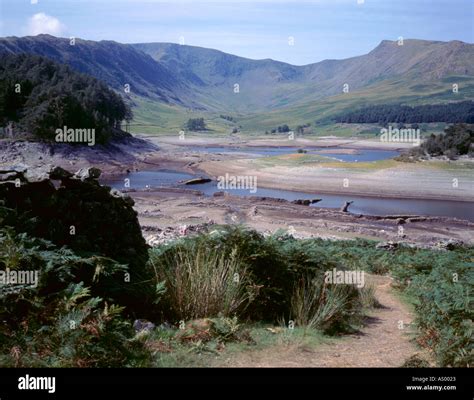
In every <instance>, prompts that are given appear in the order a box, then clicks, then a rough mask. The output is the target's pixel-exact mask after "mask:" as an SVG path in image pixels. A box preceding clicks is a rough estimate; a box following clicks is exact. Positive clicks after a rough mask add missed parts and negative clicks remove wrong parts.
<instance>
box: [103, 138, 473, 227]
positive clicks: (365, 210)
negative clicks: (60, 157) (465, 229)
mask: <svg viewBox="0 0 474 400" xmlns="http://www.w3.org/2000/svg"><path fill="white" fill-rule="evenodd" d="M340 150H341V149H340V148H333V149H327V148H325V149H314V148H313V149H307V151H308V153H316V154H317V152H318V151H322V152H323V154H322V155H324V156H327V157H331V156H334V158H338V159H341V160H342V159H343V158H344V160H343V161H346V162H367V161H376V160H381V159H388V158H392V157H394V156H396V155H397V154H398V152H396V151H387V150H357V151H356V153H357V154H346V153H344V154H343V153H341V152H340ZM193 151H199V152H207V153H225V152H236V153H245V154H252V155H257V156H263V157H269V156H276V155H283V154H294V153H295V152H296V151H297V149H295V148H288V147H278V148H257V147H253V148H249V147H247V148H236V147H234V148H229V147H198V148H196V147H195V148H193ZM329 151H331V153H329ZM196 177H197V175H193V174H189V173H183V172H179V171H174V170H154V171H138V172H131V173H129V174H127V175H125V176H120V177H116V178H113V179H109V180H107V181H104V183H106V184H108V185H110V186H112V187H114V188H116V189H118V190H124V189H128V188H130V189H138V190H140V189H146V188H183V189H184V188H188V189H195V190H199V191H201V192H203V193H204V194H205V195H207V196H212V195H213V194H214V193H216V192H219V191H221V189H219V188H218V187H217V182H216V181H212V182H206V183H202V184H194V185H185V184H184V183H183V182H184V181H187V180H189V179H193V178H196ZM125 182H127V184H129V186H127V187H125ZM228 192H230V193H231V194H233V195H237V196H259V197H272V198H280V199H285V200H288V201H293V200H297V199H309V200H311V199H315V198H320V199H322V200H321V201H319V202H317V203H315V204H313V205H312V206H315V207H323V208H340V207H341V205H343V204H344V202H346V201H353V204H352V205H351V207H350V209H349V211H350V212H352V213H355V214H366V215H399V214H400V215H402V214H403V215H429V216H447V217H455V218H460V219H467V220H470V221H474V207H473V204H472V203H469V202H462V201H447V200H424V199H392V198H375V197H364V196H355V195H333V194H323V193H321V194H318V193H306V192H299V191H290V190H282V189H270V188H263V187H258V189H257V191H256V192H255V193H251V192H250V190H248V189H246V190H245V189H232V190H228Z"/></svg>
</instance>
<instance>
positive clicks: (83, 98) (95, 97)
mask: <svg viewBox="0 0 474 400" xmlns="http://www.w3.org/2000/svg"><path fill="white" fill-rule="evenodd" d="M131 119H132V112H131V110H130V107H129V106H128V105H127V104H126V103H125V102H124V100H123V99H122V97H121V96H120V95H119V94H117V93H116V92H114V91H112V90H111V89H109V88H108V87H107V86H106V85H105V84H104V83H102V82H101V81H99V80H97V79H96V78H93V77H91V76H88V75H85V74H81V73H78V72H75V71H73V70H72V69H71V68H69V67H68V66H67V65H63V64H58V63H55V62H53V61H51V60H49V59H47V58H45V57H41V56H36V55H30V54H3V55H2V57H1V58H0V125H1V126H2V127H4V128H5V127H7V126H12V123H13V127H14V134H20V133H27V134H32V135H34V136H35V137H37V138H39V139H43V140H54V138H55V131H56V129H58V128H63V127H64V126H67V127H68V128H73V129H95V135H96V142H98V143H106V142H107V141H108V140H109V139H110V137H111V135H112V132H113V130H114V129H119V128H120V124H121V122H122V121H123V120H126V121H130V120H131Z"/></svg>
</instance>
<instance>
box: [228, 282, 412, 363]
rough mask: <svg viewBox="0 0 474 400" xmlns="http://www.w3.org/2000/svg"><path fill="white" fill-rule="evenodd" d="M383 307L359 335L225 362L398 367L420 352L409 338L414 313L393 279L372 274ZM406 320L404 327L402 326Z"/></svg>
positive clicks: (248, 354) (273, 349) (242, 355)
mask: <svg viewBox="0 0 474 400" xmlns="http://www.w3.org/2000/svg"><path fill="white" fill-rule="evenodd" d="M370 281H372V283H373V285H375V287H376V297H377V299H378V301H379V302H380V303H381V305H382V306H383V308H377V309H374V310H373V312H371V315H370V317H368V318H367V321H366V325H365V327H364V328H362V329H361V331H360V332H359V333H358V334H355V335H350V336H347V337H345V338H343V339H340V340H337V341H334V342H331V343H325V344H322V345H320V346H317V347H314V348H312V347H310V346H308V345H305V344H292V345H288V346H280V345H279V346H277V347H275V346H272V347H270V348H266V349H263V350H258V351H248V352H243V353H240V354H238V355H236V356H235V357H232V358H230V359H227V360H226V361H225V365H226V366H234V367H399V366H401V365H402V364H403V362H404V361H405V360H406V359H407V358H409V357H410V356H411V355H413V354H415V353H416V352H417V348H416V346H415V344H414V343H412V342H411V341H410V337H411V335H410V331H411V329H410V323H411V322H412V319H413V315H412V313H411V312H410V311H409V310H408V308H407V306H406V305H404V304H403V303H401V301H400V300H399V299H398V298H397V297H396V296H395V295H394V293H393V290H392V288H391V286H390V284H391V279H390V278H389V277H385V276H371V277H370ZM400 321H403V326H404V327H403V329H400V328H399V326H400Z"/></svg>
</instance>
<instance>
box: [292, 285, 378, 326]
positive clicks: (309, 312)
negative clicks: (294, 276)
mask: <svg viewBox="0 0 474 400" xmlns="http://www.w3.org/2000/svg"><path fill="white" fill-rule="evenodd" d="M367 296H369V297H370V293H369V294H367V291H366V290H365V288H361V289H358V288H356V287H354V286H353V285H338V284H327V283H326V282H324V281H323V280H322V279H307V278H304V277H303V278H301V279H299V280H298V282H297V283H296V284H295V288H294V291H293V295H292V298H291V315H290V317H291V319H292V320H293V321H294V322H295V325H296V326H300V327H305V328H308V329H317V330H321V331H324V332H326V333H339V332H345V331H350V330H351V329H352V326H351V324H356V323H360V317H361V315H362V308H363V307H366V306H369V307H370V306H371V304H367V301H364V299H365V298H366V297H367Z"/></svg>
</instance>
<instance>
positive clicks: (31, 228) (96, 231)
mask: <svg viewBox="0 0 474 400" xmlns="http://www.w3.org/2000/svg"><path fill="white" fill-rule="evenodd" d="M99 176H100V170H99V169H97V168H84V169H81V170H79V171H77V172H76V173H75V174H72V173H71V172H69V171H66V170H64V169H62V168H60V167H55V168H51V170H50V171H49V174H48V173H47V174H44V173H43V174H35V173H34V171H28V170H26V169H25V168H23V167H12V168H9V169H4V170H0V205H1V206H3V207H5V209H6V210H7V211H8V210H10V211H9V212H7V213H1V214H0V225H10V226H13V227H14V228H15V229H16V230H17V231H18V232H27V233H28V234H30V235H31V236H34V237H40V238H44V239H47V240H49V241H51V242H53V243H54V244H56V245H58V246H68V247H69V248H71V249H73V250H75V251H76V252H81V253H84V254H95V255H101V256H106V257H110V258H113V259H114V260H116V261H118V262H120V263H122V264H126V265H128V266H129V271H130V282H131V283H133V281H134V279H136V280H137V282H138V279H139V278H138V276H139V275H140V271H143V269H144V268H145V264H146V262H147V260H148V247H147V245H146V242H145V240H144V238H143V237H142V235H141V229H140V225H139V223H138V219H137V213H136V212H135V211H134V209H133V207H132V206H133V204H134V203H133V200H132V199H131V198H129V197H128V196H126V195H123V194H122V193H120V192H118V191H116V190H111V189H110V188H109V187H107V186H101V185H100V184H99V183H98V181H97V179H98V178H99Z"/></svg>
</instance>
